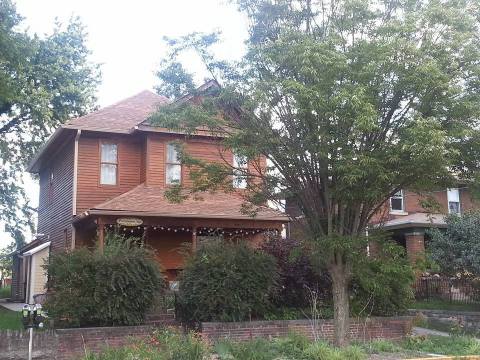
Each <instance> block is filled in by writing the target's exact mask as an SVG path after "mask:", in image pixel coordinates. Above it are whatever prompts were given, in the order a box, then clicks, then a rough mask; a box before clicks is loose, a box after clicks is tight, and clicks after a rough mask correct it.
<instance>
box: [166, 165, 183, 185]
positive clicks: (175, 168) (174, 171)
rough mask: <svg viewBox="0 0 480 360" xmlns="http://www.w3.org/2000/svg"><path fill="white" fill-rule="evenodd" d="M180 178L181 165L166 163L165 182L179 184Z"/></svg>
mask: <svg viewBox="0 0 480 360" xmlns="http://www.w3.org/2000/svg"><path fill="white" fill-rule="evenodd" d="M181 180H182V166H181V165H177V164H167V184H169V185H171V184H180V181H181Z"/></svg>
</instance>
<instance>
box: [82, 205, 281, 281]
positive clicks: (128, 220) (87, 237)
mask: <svg viewBox="0 0 480 360" xmlns="http://www.w3.org/2000/svg"><path fill="white" fill-rule="evenodd" d="M74 227H75V236H74V246H75V247H80V246H87V247H92V246H94V244H95V240H98V244H99V246H100V248H102V247H103V245H104V242H105V235H106V233H107V232H109V231H115V232H117V233H119V234H124V235H125V236H128V237H136V238H139V239H142V242H143V243H144V244H146V245H147V246H150V247H151V248H152V249H153V250H154V251H155V253H156V258H157V260H158V261H159V263H160V264H161V266H162V269H163V271H164V273H165V275H166V277H167V279H168V280H169V281H174V280H175V279H176V277H177V275H178V272H179V271H180V270H182V269H183V264H184V258H185V255H186V253H188V252H189V251H195V250H196V249H197V247H198V245H199V244H200V243H201V242H202V241H207V240H208V239H212V238H213V237H220V238H223V239H226V240H233V241H246V242H248V243H249V244H251V246H254V247H255V246H259V245H260V244H261V243H262V241H263V239H264V238H265V236H266V235H267V234H272V233H273V234H279V233H280V232H281V231H282V229H283V224H282V222H280V221H278V220H276V221H266V220H256V219H199V218H171V217H161V216H128V217H127V215H126V214H119V215H97V216H93V215H90V216H87V217H84V218H81V219H77V221H76V222H74Z"/></svg>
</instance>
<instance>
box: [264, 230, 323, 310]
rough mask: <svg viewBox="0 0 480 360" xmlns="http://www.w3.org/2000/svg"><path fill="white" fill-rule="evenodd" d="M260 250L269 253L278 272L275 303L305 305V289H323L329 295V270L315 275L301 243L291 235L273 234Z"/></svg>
mask: <svg viewBox="0 0 480 360" xmlns="http://www.w3.org/2000/svg"><path fill="white" fill-rule="evenodd" d="M262 250H263V251H265V252H266V253H267V254H270V255H272V256H273V257H274V258H275V260H276V262H277V267H278V272H279V283H278V292H277V293H276V294H275V298H274V299H273V301H274V303H275V305H277V306H278V307H297V308H304V307H306V306H308V294H307V291H308V289H309V288H310V289H322V290H323V291H322V293H323V294H324V297H329V295H328V293H329V292H330V279H329V277H328V274H326V273H324V274H322V275H317V273H318V272H315V271H314V270H313V266H312V264H311V261H310V257H309V255H308V251H307V249H306V247H305V246H304V244H303V243H302V242H300V241H298V240H295V239H292V238H281V237H277V236H274V237H273V236H272V237H270V238H268V239H267V240H266V241H265V242H264V244H263V245H262Z"/></svg>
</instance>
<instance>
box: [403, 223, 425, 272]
mask: <svg viewBox="0 0 480 360" xmlns="http://www.w3.org/2000/svg"><path fill="white" fill-rule="evenodd" d="M405 244H406V247H407V257H408V259H409V260H410V262H411V263H412V264H413V263H415V261H417V260H418V259H420V258H423V256H424V255H425V233H424V232H423V231H415V232H411V233H407V234H405Z"/></svg>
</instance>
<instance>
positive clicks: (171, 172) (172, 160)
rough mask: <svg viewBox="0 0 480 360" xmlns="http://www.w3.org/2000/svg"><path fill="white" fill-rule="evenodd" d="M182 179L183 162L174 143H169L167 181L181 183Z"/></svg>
mask: <svg viewBox="0 0 480 360" xmlns="http://www.w3.org/2000/svg"><path fill="white" fill-rule="evenodd" d="M181 181H182V164H181V162H180V158H179V156H178V151H177V147H176V145H175V144H174V143H170V144H167V162H166V183H167V185H174V184H180V183H181Z"/></svg>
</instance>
